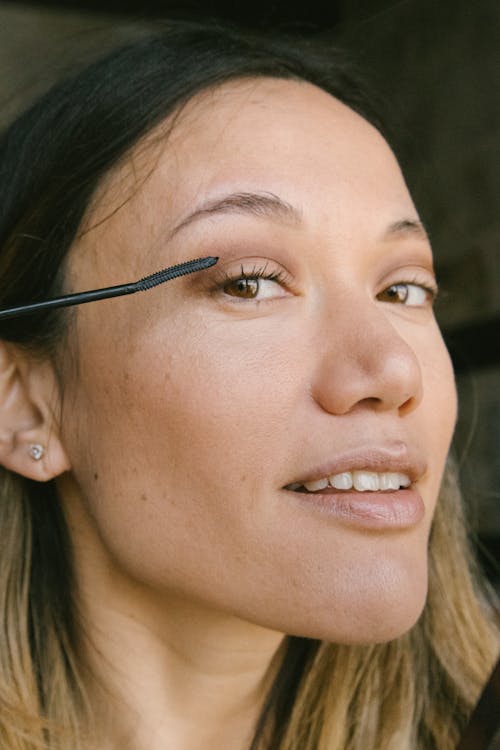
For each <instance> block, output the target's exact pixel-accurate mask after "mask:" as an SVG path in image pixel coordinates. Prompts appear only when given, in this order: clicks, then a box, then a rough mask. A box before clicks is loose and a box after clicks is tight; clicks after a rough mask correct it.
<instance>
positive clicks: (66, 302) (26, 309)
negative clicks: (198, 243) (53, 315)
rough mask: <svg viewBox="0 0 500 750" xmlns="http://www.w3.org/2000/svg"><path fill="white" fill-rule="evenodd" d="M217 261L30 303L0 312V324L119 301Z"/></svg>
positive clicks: (206, 260)
mask: <svg viewBox="0 0 500 750" xmlns="http://www.w3.org/2000/svg"><path fill="white" fill-rule="evenodd" d="M218 260H219V259H218V258H216V257H212V256H208V257H206V258H196V259H195V260H188V261H186V262H185V263H178V264H177V265H175V266H169V268H164V269H162V270H161V271H156V273H152V274H151V275H150V276H145V277H144V278H142V279H139V280H138V281H132V282H130V283H128V284H119V285H118V286H108V287H105V288H103V289H92V290H90V291H88V292H77V293H76V294H66V295H64V296H62V297H54V298H53V299H48V300H45V301H43V302H33V303H31V304H27V305H19V306H17V307H9V308H8V309H5V310H0V320H2V319H5V318H17V317H20V316H21V315H31V314H32V313H36V312H38V311H39V310H46V309H48V308H51V307H69V306H70V305H82V304H84V303H86V302H94V301H95V300H99V299H109V298H110V297H121V296H122V295H124V294H135V293H136V292H145V291H147V290H148V289H153V287H155V286H158V285H159V284H163V283H164V282H165V281H170V279H175V278H177V277H178V276H185V275H186V274H188V273H194V272H195V271H202V270H204V269H205V268H210V266H214V265H215V264H216V263H217V261H218Z"/></svg>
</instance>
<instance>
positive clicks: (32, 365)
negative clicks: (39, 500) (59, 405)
mask: <svg viewBox="0 0 500 750" xmlns="http://www.w3.org/2000/svg"><path fill="white" fill-rule="evenodd" d="M56 393H57V386H56V381H55V377H54V373H53V370H52V367H51V366H50V364H49V363H48V362H40V361H35V360H31V359H29V358H28V357H27V355H26V354H24V353H22V352H20V351H19V350H18V349H17V348H16V347H14V346H13V345H11V344H6V343H4V342H0V464H2V465H3V466H5V468H6V469H9V470H10V471H14V472H16V473H17V474H21V475H22V476H25V477H27V478H29V479H34V480H36V481H39V482H45V481H47V480H49V479H53V478H54V477H56V476H58V475H59V474H62V473H63V472H64V471H68V469H69V468H70V464H69V460H68V457H67V455H66V452H65V450H64V447H63V445H62V444H61V441H60V438H59V430H58V425H57V423H56V420H55V408H54V407H55V404H54V399H55V394H56Z"/></svg>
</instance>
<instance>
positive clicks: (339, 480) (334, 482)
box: [328, 471, 352, 490]
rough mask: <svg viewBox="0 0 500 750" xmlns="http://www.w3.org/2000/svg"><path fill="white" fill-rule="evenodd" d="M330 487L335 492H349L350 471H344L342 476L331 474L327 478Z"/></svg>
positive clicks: (350, 482)
mask: <svg viewBox="0 0 500 750" xmlns="http://www.w3.org/2000/svg"><path fill="white" fill-rule="evenodd" d="M328 481H329V482H330V484H331V486H332V487H334V488H335V489H336V490H350V489H351V487H352V474H351V472H350V471H344V472H342V474H332V476H331V477H328Z"/></svg>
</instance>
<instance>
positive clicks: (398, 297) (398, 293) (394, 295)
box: [377, 284, 408, 303]
mask: <svg viewBox="0 0 500 750" xmlns="http://www.w3.org/2000/svg"><path fill="white" fill-rule="evenodd" d="M407 298H408V285H407V284H392V286H389V287H387V289H384V291H383V292H381V293H380V294H379V295H378V296H377V299H379V300H380V301H381V302H399V303H404V302H406V300H407Z"/></svg>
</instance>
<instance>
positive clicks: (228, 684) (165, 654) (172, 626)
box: [83, 585, 283, 750]
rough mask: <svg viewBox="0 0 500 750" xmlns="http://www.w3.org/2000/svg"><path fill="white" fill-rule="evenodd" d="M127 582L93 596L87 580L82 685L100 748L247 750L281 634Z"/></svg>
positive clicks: (135, 749) (272, 671)
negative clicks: (87, 681)
mask: <svg viewBox="0 0 500 750" xmlns="http://www.w3.org/2000/svg"><path fill="white" fill-rule="evenodd" d="M131 588H132V589H134V587H133V586H132V587H131V586H130V585H129V586H128V587H127V591H126V596H124V593H125V592H124V591H123V590H121V591H120V594H118V593H117V589H116V588H114V589H113V590H111V591H109V590H108V591H107V592H106V594H105V596H96V589H95V586H93V588H92V597H84V602H85V603H84V606H83V612H84V617H85V621H86V622H90V623H92V626H91V628H90V629H89V635H90V638H89V642H88V644H89V645H88V647H87V657H88V660H89V662H90V664H91V667H92V673H93V674H94V676H95V677H94V679H93V682H92V685H91V686H89V690H90V695H91V702H92V703H93V705H94V709H95V710H94V714H95V716H96V724H97V729H98V734H99V735H100V736H101V737H106V745H105V747H108V746H109V747H113V748H114V747H120V748H123V747H124V746H125V747H127V748H130V750H145V749H146V748H147V749H148V750H156V749H157V748H158V750H159V749H160V748H161V749H162V750H163V748H165V747H175V748H176V749H177V750H194V749H195V748H196V749H198V748H200V747H203V748H206V750H216V749H217V750H219V749H220V748H221V747H231V748H234V750H239V749H240V748H241V750H243V749H244V748H247V747H248V745H249V743H250V740H251V737H252V733H253V727H254V725H255V723H256V721H257V718H258V715H259V712H260V709H261V706H262V703H263V700H264V697H265V694H266V692H267V690H268V688H269V686H270V680H271V679H272V676H273V674H274V661H273V657H274V656H275V655H276V653H277V650H278V648H279V645H280V643H281V641H282V640H283V636H282V634H280V633H277V632H275V631H270V630H266V629H264V628H261V627H259V626H256V625H252V624H250V623H247V622H243V621H242V620H239V619H237V618H234V617H229V616H227V615H226V616H222V615H220V614H218V613H215V612H211V611H209V610H207V608H204V607H202V606H200V605H195V604H193V603H192V602H186V601H182V600H180V599H176V598H175V597H172V596H169V597H165V596H163V597H161V598H159V597H158V596H155V595H154V594H153V592H151V591H146V592H145V591H144V590H143V589H142V588H141V587H136V588H135V590H131ZM103 593H104V592H103ZM103 692H104V693H105V696H104V695H103ZM102 706H106V710H105V711H103V710H102V708H101V707H102Z"/></svg>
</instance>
